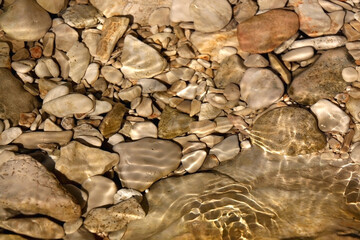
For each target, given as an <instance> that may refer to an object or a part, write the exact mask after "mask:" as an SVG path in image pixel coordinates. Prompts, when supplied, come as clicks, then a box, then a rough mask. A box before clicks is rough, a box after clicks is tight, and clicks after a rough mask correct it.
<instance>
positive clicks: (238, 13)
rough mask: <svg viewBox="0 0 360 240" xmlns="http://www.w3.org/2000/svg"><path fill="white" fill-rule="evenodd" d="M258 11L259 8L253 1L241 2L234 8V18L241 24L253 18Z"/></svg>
mask: <svg viewBox="0 0 360 240" xmlns="http://www.w3.org/2000/svg"><path fill="white" fill-rule="evenodd" d="M257 10H258V6H257V4H256V2H254V1H253V0H245V1H241V2H240V3H238V4H237V5H236V6H235V7H234V10H233V11H234V18H235V20H236V21H237V22H238V23H241V22H243V21H245V20H248V19H249V18H251V17H253V16H254V15H255V14H256V12H257Z"/></svg>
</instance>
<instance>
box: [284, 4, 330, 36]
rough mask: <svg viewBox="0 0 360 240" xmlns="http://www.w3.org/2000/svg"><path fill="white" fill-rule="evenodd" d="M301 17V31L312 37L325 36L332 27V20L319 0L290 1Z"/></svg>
mask: <svg viewBox="0 0 360 240" xmlns="http://www.w3.org/2000/svg"><path fill="white" fill-rule="evenodd" d="M289 4H290V5H292V6H294V8H295V12H296V13H297V14H298V15H299V22H300V30H301V31H303V32H304V33H305V34H307V35H308V36H310V37H318V36H322V35H324V33H326V32H327V31H329V29H330V27H331V19H330V17H329V16H328V15H327V14H326V13H325V12H324V10H323V9H322V7H321V5H320V4H319V2H318V0H290V1H289Z"/></svg>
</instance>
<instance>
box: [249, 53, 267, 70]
mask: <svg viewBox="0 0 360 240" xmlns="http://www.w3.org/2000/svg"><path fill="white" fill-rule="evenodd" d="M244 65H245V66H246V67H249V68H250V67H255V68H260V67H267V66H269V61H268V60H266V58H264V57H263V56H261V55H260V54H250V55H249V56H247V57H246V58H245V61H244Z"/></svg>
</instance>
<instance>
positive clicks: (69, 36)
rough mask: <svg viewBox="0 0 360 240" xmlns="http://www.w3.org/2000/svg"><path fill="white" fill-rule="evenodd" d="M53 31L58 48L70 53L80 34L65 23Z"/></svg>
mask: <svg viewBox="0 0 360 240" xmlns="http://www.w3.org/2000/svg"><path fill="white" fill-rule="evenodd" d="M52 31H53V32H54V33H55V46H56V48H57V49H59V50H62V51H65V52H67V51H69V50H70V48H71V47H72V46H73V45H74V44H75V43H76V42H77V41H78V39H79V34H78V32H77V31H76V30H75V29H73V28H71V27H69V25H67V24H65V23H62V24H59V25H57V26H55V27H53V28H52Z"/></svg>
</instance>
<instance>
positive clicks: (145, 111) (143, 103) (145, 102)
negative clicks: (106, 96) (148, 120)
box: [135, 97, 153, 117]
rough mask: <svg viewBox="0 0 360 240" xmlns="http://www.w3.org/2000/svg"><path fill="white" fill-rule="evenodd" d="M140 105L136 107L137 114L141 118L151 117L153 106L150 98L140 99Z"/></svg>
mask: <svg viewBox="0 0 360 240" xmlns="http://www.w3.org/2000/svg"><path fill="white" fill-rule="evenodd" d="M139 100H140V101H139V104H138V105H137V106H136V107H135V109H136V113H137V114H138V115H139V116H141V117H150V116H151V114H153V104H152V100H151V98H149V97H143V98H141V99H139Z"/></svg>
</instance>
